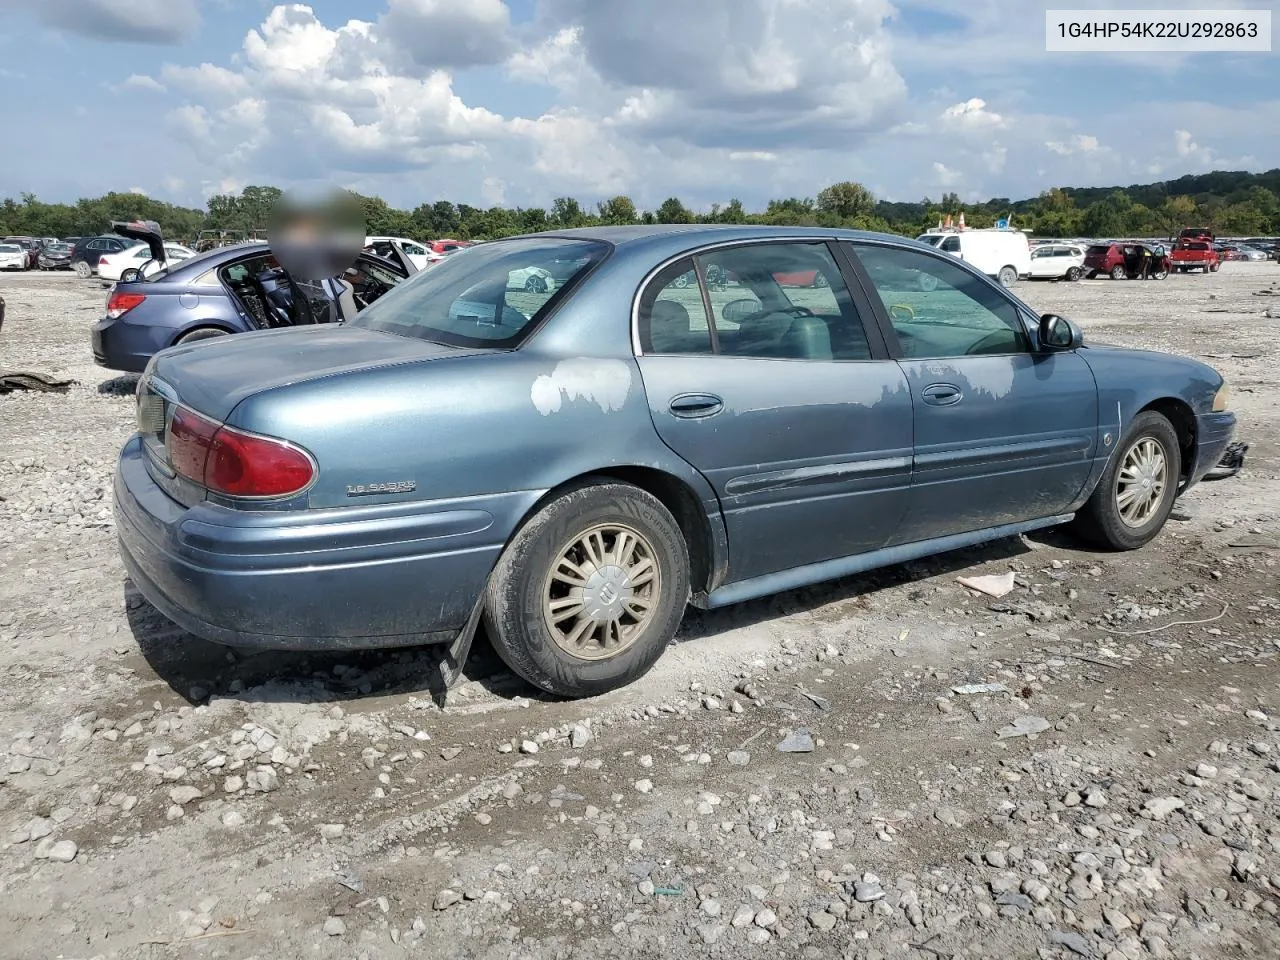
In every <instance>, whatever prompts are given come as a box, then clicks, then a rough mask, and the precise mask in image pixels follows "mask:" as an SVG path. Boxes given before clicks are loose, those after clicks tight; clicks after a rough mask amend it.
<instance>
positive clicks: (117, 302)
mask: <svg viewBox="0 0 1280 960" xmlns="http://www.w3.org/2000/svg"><path fill="white" fill-rule="evenodd" d="M145 299H147V298H146V296H145V295H143V294H141V293H113V294H111V299H110V300H108V301H107V316H108V317H110V318H111V319H112V320H115V319H116V318H117V317H123V316H124V315H125V314H126V313H128V312H129V311H130V310H132V309H133V308H134V307H136V306H137V305H138V304H140V303H141V302H142V301H143V300H145Z"/></svg>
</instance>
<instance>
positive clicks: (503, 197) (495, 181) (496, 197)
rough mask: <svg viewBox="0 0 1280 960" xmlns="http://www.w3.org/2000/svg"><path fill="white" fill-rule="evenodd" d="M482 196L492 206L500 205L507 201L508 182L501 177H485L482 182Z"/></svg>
mask: <svg viewBox="0 0 1280 960" xmlns="http://www.w3.org/2000/svg"><path fill="white" fill-rule="evenodd" d="M480 197H481V199H483V200H484V202H485V203H486V204H488V205H489V206H491V207H500V206H502V205H503V204H504V203H506V201H507V184H506V182H505V181H503V180H502V179H501V178H500V177H485V178H484V180H483V181H481V183H480Z"/></svg>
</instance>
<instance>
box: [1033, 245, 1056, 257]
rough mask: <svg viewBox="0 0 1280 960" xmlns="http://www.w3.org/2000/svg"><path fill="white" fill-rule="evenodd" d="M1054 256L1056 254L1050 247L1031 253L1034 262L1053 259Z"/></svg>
mask: <svg viewBox="0 0 1280 960" xmlns="http://www.w3.org/2000/svg"><path fill="white" fill-rule="evenodd" d="M1052 256H1054V252H1053V250H1052V249H1051V248H1049V247H1040V248H1039V249H1038V250H1032V251H1031V259H1033V260H1042V259H1044V258H1045V257H1052Z"/></svg>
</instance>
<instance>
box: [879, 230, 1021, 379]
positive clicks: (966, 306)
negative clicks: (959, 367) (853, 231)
mask: <svg viewBox="0 0 1280 960" xmlns="http://www.w3.org/2000/svg"><path fill="white" fill-rule="evenodd" d="M855 250H856V252H857V256H858V258H859V259H860V260H861V261H862V264H863V266H864V267H865V268H866V271H867V274H868V275H869V276H870V278H871V283H872V286H873V287H874V288H875V292H876V294H877V295H878V296H879V297H880V301H881V303H882V304H884V309H885V311H886V312H887V313H888V314H889V319H890V322H891V323H892V324H893V328H894V330H895V332H896V333H897V334H898V341H899V343H900V344H901V345H902V354H903V356H904V357H906V358H908V359H926V358H928V359H933V358H939V359H941V358H944V357H968V356H979V355H987V354H1007V353H1024V352H1026V351H1028V350H1029V349H1030V342H1029V340H1028V338H1027V333H1026V329H1025V328H1024V326H1023V323H1022V320H1021V319H1020V318H1019V315H1018V309H1017V307H1016V306H1015V305H1014V304H1013V302H1012V301H1011V300H1009V299H1008V298H1007V297H1006V296H1005V295H1004V294H1003V293H1002V292H1001V291H1000V290H999V289H997V288H996V287H995V286H994V285H992V284H991V283H989V282H987V281H986V280H985V279H984V278H982V277H979V276H975V275H974V274H973V273H970V272H969V271H968V270H966V269H964V268H963V267H962V266H961V265H960V264H958V263H956V262H954V261H952V260H950V259H947V258H944V257H935V256H931V255H929V254H927V253H922V252H920V251H918V250H908V249H906V248H903V247H887V246H875V245H869V244H865V245H864V244H857V245H855Z"/></svg>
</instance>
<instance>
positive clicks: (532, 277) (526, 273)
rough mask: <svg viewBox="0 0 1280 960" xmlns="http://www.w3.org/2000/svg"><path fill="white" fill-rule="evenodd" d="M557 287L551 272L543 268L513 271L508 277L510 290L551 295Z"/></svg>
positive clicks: (526, 268)
mask: <svg viewBox="0 0 1280 960" xmlns="http://www.w3.org/2000/svg"><path fill="white" fill-rule="evenodd" d="M556 286H557V283H556V278H555V276H553V275H552V273H551V271H549V270H543V269H542V267H525V268H524V269H523V270H512V271H511V273H509V274H508V275H507V289H508V290H527V291H528V292H529V293H550V292H551V291H552V290H554V289H555V288H556Z"/></svg>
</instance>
